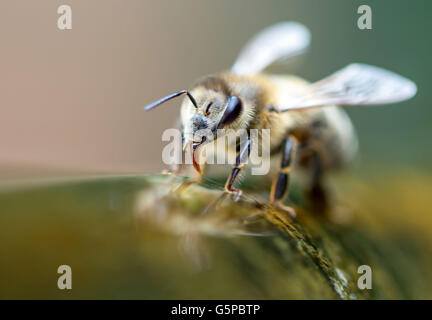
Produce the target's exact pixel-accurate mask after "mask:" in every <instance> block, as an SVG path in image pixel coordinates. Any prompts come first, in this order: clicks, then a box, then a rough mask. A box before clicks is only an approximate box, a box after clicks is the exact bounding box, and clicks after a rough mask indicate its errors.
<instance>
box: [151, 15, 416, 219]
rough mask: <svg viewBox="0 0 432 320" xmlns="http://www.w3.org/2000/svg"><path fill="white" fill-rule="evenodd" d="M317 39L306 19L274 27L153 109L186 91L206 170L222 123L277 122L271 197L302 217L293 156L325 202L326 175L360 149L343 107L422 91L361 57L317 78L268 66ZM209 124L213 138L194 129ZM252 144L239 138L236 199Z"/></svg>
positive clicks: (188, 132)
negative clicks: (291, 189)
mask: <svg viewBox="0 0 432 320" xmlns="http://www.w3.org/2000/svg"><path fill="white" fill-rule="evenodd" d="M309 43H310V34H309V31H308V30H307V28H306V27H304V26H303V25H301V24H299V23H296V22H282V23H278V24H276V25H273V26H270V27H268V28H266V29H264V30H263V31H261V32H260V33H258V34H257V35H256V36H255V37H253V38H252V39H251V40H250V41H249V42H248V43H247V44H246V46H245V47H244V49H243V50H242V51H241V53H240V54H239V56H238V58H237V60H236V62H235V63H234V65H233V66H232V68H231V70H229V71H226V72H222V73H219V74H215V75H209V76H206V77H203V78H202V79H200V80H198V81H197V83H196V84H195V85H194V86H193V87H192V88H191V89H190V90H182V91H179V92H176V93H174V94H171V95H169V96H166V97H164V98H162V99H160V100H158V101H156V102H154V103H152V104H150V105H148V106H147V107H146V108H145V110H151V109H153V108H155V107H157V106H159V105H160V104H162V103H164V102H166V101H168V100H170V99H172V98H175V97H178V96H180V95H186V97H185V99H184V101H183V103H182V104H181V117H180V118H181V128H182V137H183V145H184V146H185V149H186V147H187V146H190V145H191V146H192V150H193V166H194V168H195V169H196V170H197V171H198V172H200V173H201V168H200V165H199V163H198V162H197V161H196V157H197V152H198V150H199V148H200V147H201V146H202V145H204V144H208V143H210V142H212V140H216V139H218V138H219V136H218V135H217V130H218V129H233V130H239V129H246V130H250V129H271V134H270V135H271V136H270V150H271V155H273V154H277V153H280V154H281V163H280V169H279V173H278V174H277V176H276V177H275V179H274V182H273V184H272V187H271V191H270V200H271V202H272V203H273V204H274V205H275V206H276V207H278V208H280V209H282V210H284V211H285V212H287V213H289V214H290V215H291V216H292V217H294V216H295V212H294V210H293V209H292V208H291V207H289V206H286V205H284V204H283V201H284V199H285V198H286V196H287V193H288V186H289V180H290V171H291V167H292V165H293V162H295V164H298V167H300V168H303V169H306V172H307V173H308V175H309V177H310V192H311V194H312V195H315V196H316V197H317V198H321V200H322V202H324V203H325V202H326V200H325V199H326V196H325V194H326V193H325V190H324V189H325V188H324V187H323V183H322V181H323V176H324V174H325V173H326V172H328V171H329V170H331V169H335V168H340V167H341V166H343V165H345V164H346V163H348V162H349V161H350V160H351V159H352V158H353V157H354V156H355V154H356V151H357V137H356V134H355V131H354V128H353V125H352V123H351V121H350V119H349V118H348V116H347V114H346V113H345V111H344V110H343V109H341V108H340V107H339V106H364V105H382V104H389V103H395V102H400V101H403V100H406V99H409V98H411V97H413V96H414V95H415V93H416V91H417V88H416V85H415V84H414V83H413V82H412V81H410V80H408V79H406V78H404V77H402V76H400V75H398V74H395V73H393V72H390V71H387V70H384V69H381V68H378V67H375V66H371V65H366V64H360V63H353V64H349V65H348V66H346V67H344V68H343V69H341V70H339V71H337V72H335V73H333V74H331V75H330V76H328V77H326V78H324V79H322V80H320V81H318V82H315V83H308V82H307V81H305V80H303V79H301V78H298V77H295V76H287V75H276V74H268V73H265V72H264V71H265V70H266V69H268V68H269V67H270V66H274V65H277V64H280V63H281V62H289V61H290V60H291V59H292V58H294V57H296V56H298V55H299V54H301V53H303V52H304V51H305V50H306V49H307V47H308V46H309ZM202 129H207V130H210V131H211V132H212V133H213V137H212V138H209V137H203V138H202V139H201V140H200V141H195V140H194V133H195V132H197V131H198V130H202ZM250 147H251V145H250V141H247V142H246V143H243V144H242V145H238V144H236V145H235V152H236V154H237V157H236V163H235V165H234V167H233V169H232V171H231V174H230V176H229V177H228V179H227V181H226V184H225V193H226V194H231V195H232V196H233V199H234V200H237V199H238V198H239V197H240V196H241V190H240V189H237V188H234V183H235V181H236V178H237V177H238V175H239V173H240V171H241V170H242V168H243V167H244V164H245V161H244V158H247V155H248V154H249V152H250ZM293 154H295V159H294V160H295V161H293Z"/></svg>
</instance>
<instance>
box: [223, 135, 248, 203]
mask: <svg viewBox="0 0 432 320" xmlns="http://www.w3.org/2000/svg"><path fill="white" fill-rule="evenodd" d="M250 148H251V141H250V138H248V139H247V140H246V142H245V143H243V144H242V145H240V148H239V150H238V152H237V157H236V163H235V166H234V168H233V169H232V171H231V174H230V175H229V177H228V180H227V182H226V183H225V193H228V194H232V196H233V200H234V201H237V200H238V199H239V198H240V196H241V194H242V191H241V190H240V189H235V188H233V185H234V182H235V180H236V178H237V176H238V174H239V173H240V171H241V170H242V169H243V167H244V166H245V165H246V163H247V160H248V158H249V154H250Z"/></svg>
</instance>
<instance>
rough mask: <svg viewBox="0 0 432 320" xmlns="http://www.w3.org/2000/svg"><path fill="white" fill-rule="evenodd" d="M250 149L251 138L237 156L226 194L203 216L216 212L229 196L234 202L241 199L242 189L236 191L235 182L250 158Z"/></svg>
mask: <svg viewBox="0 0 432 320" xmlns="http://www.w3.org/2000/svg"><path fill="white" fill-rule="evenodd" d="M250 148H251V141H250V138H248V139H247V140H246V142H245V143H244V144H242V145H240V147H239V149H238V151H237V156H236V163H235V166H234V168H233V169H232V171H231V174H230V175H229V177H228V179H227V182H226V183H225V192H224V193H222V194H221V196H220V197H218V198H217V199H216V200H215V201H213V202H212V203H210V204H209V205H208V206H207V207H206V208H205V209H204V210H203V211H202V212H201V214H203V215H204V214H207V213H209V212H211V211H212V210H214V209H215V208H216V207H217V206H218V205H219V204H220V203H222V201H223V200H224V199H225V198H226V197H227V196H228V195H232V199H233V200H234V201H237V200H238V199H240V196H241V194H242V191H241V190H240V189H234V188H233V185H234V182H235V179H236V178H237V176H238V175H239V173H240V171H241V170H242V168H243V167H244V166H245V164H246V162H247V159H248V158H249V154H250Z"/></svg>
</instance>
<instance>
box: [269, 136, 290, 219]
mask: <svg viewBox="0 0 432 320" xmlns="http://www.w3.org/2000/svg"><path fill="white" fill-rule="evenodd" d="M293 147H294V144H293V140H292V139H291V138H287V139H285V140H284V141H283V142H282V162H281V168H280V171H279V174H278V176H277V178H276V179H275V180H274V181H273V184H272V188H271V192H270V200H271V202H272V203H273V204H274V205H275V206H276V207H278V208H279V209H282V210H283V211H285V212H287V213H288V214H289V215H290V217H291V218H295V216H296V213H295V211H294V209H293V208H291V207H288V206H285V205H284V204H283V200H284V199H285V197H286V196H287V194H288V187H289V178H290V171H291V162H292V153H293Z"/></svg>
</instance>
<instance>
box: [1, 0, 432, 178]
mask: <svg viewBox="0 0 432 320" xmlns="http://www.w3.org/2000/svg"><path fill="white" fill-rule="evenodd" d="M61 4H63V2H62V1H58V0H56V1H53V0H47V1H12V0H6V1H2V2H1V4H0V36H1V39H2V50H1V51H0V69H1V70H2V72H1V75H0V88H1V89H0V90H1V95H0V108H1V112H2V116H1V117H0V177H3V178H9V177H16V176H23V175H24V176H28V175H35V174H37V175H43V176H45V175H47V174H52V173H54V174H56V173H59V172H60V173H73V172H79V173H102V172H104V173H106V172H110V173H120V172H158V171H159V170H161V169H162V168H164V166H163V164H162V162H161V148H162V147H163V145H164V144H163V142H162V141H161V134H162V132H163V130H164V129H165V128H168V127H172V126H173V124H174V122H175V119H176V118H177V116H178V114H179V107H178V106H179V101H172V102H170V104H169V105H166V106H164V108H160V109H158V110H157V111H154V112H152V113H151V114H150V113H148V114H147V113H144V112H143V109H142V107H143V106H144V105H146V104H147V103H149V102H151V101H154V100H155V99H156V98H159V97H161V96H164V95H166V94H168V93H170V92H172V91H174V90H179V89H184V88H187V87H188V86H190V85H191V84H192V83H193V82H194V81H195V79H197V78H198V77H200V76H202V75H205V74H208V73H213V72H218V71H221V70H225V69H228V68H229V67H230V66H231V64H232V63H233V61H234V59H235V58H236V55H237V54H238V52H239V50H240V49H241V48H242V46H243V45H244V44H245V42H246V41H247V40H248V39H250V37H251V36H252V35H254V34H255V33H256V32H257V31H259V30H261V29H262V28H264V27H266V26H269V25H271V24H273V23H276V22H279V21H284V20H296V21H299V22H301V23H303V24H305V25H306V26H307V27H308V28H309V29H310V31H311V33H312V46H311V49H310V51H309V53H308V55H307V56H306V57H304V59H302V61H301V64H300V65H298V66H297V67H295V68H294V69H293V72H294V73H296V74H298V75H300V76H302V77H304V78H306V79H308V80H310V81H314V80H318V79H320V78H322V77H324V76H326V75H328V74H329V73H331V72H333V71H335V70H337V69H339V68H341V67H343V66H345V65H346V64H348V63H350V62H364V63H369V64H374V65H378V66H381V67H384V68H388V69H390V70H393V71H395V72H398V73H400V74H402V75H404V76H406V77H408V78H410V79H412V80H414V81H415V82H416V83H417V84H418V89H419V90H418V94H417V96H416V97H415V98H414V99H412V100H409V101H406V102H403V103H400V104H396V105H394V106H384V107H379V108H375V107H371V108H367V109H362V108H359V109H355V108H354V109H350V110H349V111H348V112H349V113H350V115H351V116H352V119H353V122H354V123H355V125H356V127H357V130H358V133H359V136H360V147H361V157H362V158H363V160H364V161H363V163H366V164H367V165H369V164H370V163H371V162H374V163H376V162H379V163H384V164H386V163H387V162H391V163H394V164H404V165H410V166H415V167H421V168H424V169H428V170H429V169H430V162H431V153H432V151H431V150H432V148H431V143H430V138H431V136H432V130H431V126H430V119H431V116H432V108H431V106H430V104H431V101H432V93H431V90H429V81H430V70H431V68H430V56H431V48H432V44H431V41H430V32H431V26H432V19H431V12H432V4H431V2H430V1H426V0H424V1H423V0H418V1H415V2H410V1H403V0H380V1H347V0H329V1H312V0H306V1H305V0H296V1H287V0H284V1H283V0H281V1H274V0H270V1H258V0H244V1H241V0H239V1H228V0H222V1H194V0H184V1H175V2H174V1H165V0H163V1H141V0H128V1H102V0H95V1H91V2H90V1H84V0H81V1H79V0H77V1H73V3H70V5H71V7H72V21H73V25H72V27H73V29H72V30H68V31H60V30H58V29H57V18H58V14H57V7H58V6H59V5H61ZM361 4H368V5H370V6H371V8H372V16H373V18H372V19H373V29H372V30H359V29H358V28H357V18H358V16H359V15H358V14H357V8H358V7H359V6H360V5H361Z"/></svg>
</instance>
